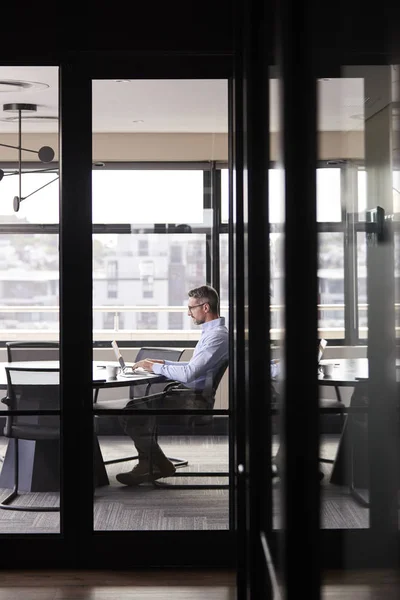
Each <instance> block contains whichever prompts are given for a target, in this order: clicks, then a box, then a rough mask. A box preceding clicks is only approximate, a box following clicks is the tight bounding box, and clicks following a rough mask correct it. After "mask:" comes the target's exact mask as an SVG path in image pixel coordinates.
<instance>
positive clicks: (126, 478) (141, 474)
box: [117, 460, 151, 486]
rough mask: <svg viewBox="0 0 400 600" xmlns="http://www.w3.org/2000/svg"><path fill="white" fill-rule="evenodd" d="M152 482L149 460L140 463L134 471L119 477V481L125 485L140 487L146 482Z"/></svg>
mask: <svg viewBox="0 0 400 600" xmlns="http://www.w3.org/2000/svg"><path fill="white" fill-rule="evenodd" d="M150 480H151V478H150V469H149V463H148V461H147V460H145V461H140V462H139V463H138V464H137V465H136V467H134V468H133V469H132V471H128V472H127V473H118V475H117V481H119V482H120V483H123V484H124V485H131V486H134V485H140V484H141V483H145V482H146V481H150Z"/></svg>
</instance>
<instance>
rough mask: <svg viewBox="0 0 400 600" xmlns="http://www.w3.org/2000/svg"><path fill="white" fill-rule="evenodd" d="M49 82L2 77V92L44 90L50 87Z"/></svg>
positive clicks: (0, 87) (0, 80) (0, 88)
mask: <svg viewBox="0 0 400 600" xmlns="http://www.w3.org/2000/svg"><path fill="white" fill-rule="evenodd" d="M48 87H49V85H48V84H47V83H41V82H40V81H20V80H18V79H0V92H2V93H7V92H14V93H15V92H25V91H27V90H32V89H34V90H44V89H46V88H48Z"/></svg>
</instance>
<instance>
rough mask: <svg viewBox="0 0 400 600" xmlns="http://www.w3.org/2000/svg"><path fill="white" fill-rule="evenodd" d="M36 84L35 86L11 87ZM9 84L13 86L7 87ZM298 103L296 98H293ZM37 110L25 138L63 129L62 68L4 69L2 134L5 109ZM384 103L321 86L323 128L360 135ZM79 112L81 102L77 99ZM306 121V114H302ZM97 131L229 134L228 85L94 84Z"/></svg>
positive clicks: (357, 87)
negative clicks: (368, 115)
mask: <svg viewBox="0 0 400 600" xmlns="http://www.w3.org/2000/svg"><path fill="white" fill-rule="evenodd" d="M15 81H22V82H36V83H40V84H45V85H44V86H43V85H35V84H33V85H32V86H31V87H29V86H25V87H24V86H23V85H20V86H19V87H16V86H15V85H13V84H12V82H15ZM7 82H8V83H7ZM293 101H294V102H296V98H294V99H293ZM13 102H23V103H35V104H37V105H38V109H37V112H36V113H35V114H28V113H27V114H26V115H25V114H24V113H23V115H24V121H23V127H22V130H23V133H25V132H26V133H28V132H56V131H57V130H58V122H57V116H58V69H57V68H56V67H0V133H14V132H16V131H17V122H16V120H15V118H14V120H13V121H10V120H9V119H10V117H12V116H14V117H15V115H16V113H7V112H5V111H4V110H3V104H6V103H13ZM382 102H385V99H384V98H382V97H381V93H380V88H379V86H377V88H376V92H375V91H374V92H373V94H372V97H371V93H370V96H369V98H368V99H365V98H364V81H363V79H362V78H361V77H359V76H358V77H351V78H350V77H347V78H342V79H323V80H320V81H319V106H320V114H319V129H320V130H324V131H360V130H362V129H363V127H364V111H367V109H375V108H377V109H378V108H379V106H381V105H382ZM77 109H79V98H77ZM278 109H279V92H278V82H277V80H276V79H272V80H271V130H272V131H276V130H277V129H278ZM299 116H301V115H299ZM93 131H94V132H180V133H181V132H187V133H189V132H190V133H193V132H196V133H199V132H203V133H225V132H227V131H228V88H227V82H226V81H225V80H204V79H203V80H122V81H121V80H120V81H118V80H108V81H94V82H93Z"/></svg>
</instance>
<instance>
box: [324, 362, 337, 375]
mask: <svg viewBox="0 0 400 600" xmlns="http://www.w3.org/2000/svg"><path fill="white" fill-rule="evenodd" d="M334 368H335V365H334V363H327V364H325V365H321V371H322V373H323V374H324V377H332V375H333V369H334Z"/></svg>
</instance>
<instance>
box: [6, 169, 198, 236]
mask: <svg viewBox="0 0 400 600" xmlns="http://www.w3.org/2000/svg"><path fill="white" fill-rule="evenodd" d="M92 186H93V190H92V197H93V223H128V224H132V223H135V224H138V223H139V224H146V223H147V224H151V225H153V224H154V223H155V222H156V223H202V222H203V171H202V170H196V171H194V170H193V171H192V170H175V169H171V170H168V171H163V170H153V169H152V170H143V171H139V170H135V169H124V170H121V169H113V170H101V171H100V170H95V171H93V176H92ZM11 197H12V196H11ZM188 198H190V202H188Z"/></svg>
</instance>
